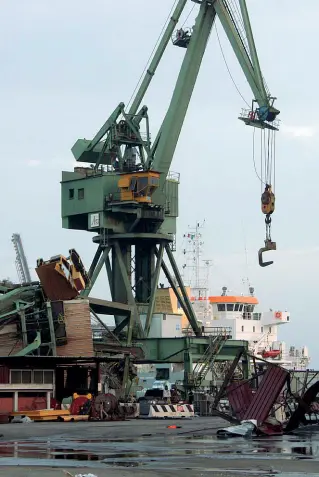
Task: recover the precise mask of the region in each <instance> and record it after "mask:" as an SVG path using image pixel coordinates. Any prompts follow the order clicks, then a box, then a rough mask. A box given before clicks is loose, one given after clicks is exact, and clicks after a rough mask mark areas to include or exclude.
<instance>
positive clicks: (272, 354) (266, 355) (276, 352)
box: [261, 349, 280, 359]
mask: <svg viewBox="0 0 319 477" xmlns="http://www.w3.org/2000/svg"><path fill="white" fill-rule="evenodd" d="M279 355H280V350H279V349H278V350H274V349H271V350H269V351H266V350H265V351H263V352H262V353H261V356H262V357H263V358H264V359H265V358H277V356H279Z"/></svg>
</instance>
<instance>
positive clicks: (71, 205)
mask: <svg viewBox="0 0 319 477" xmlns="http://www.w3.org/2000/svg"><path fill="white" fill-rule="evenodd" d="M192 1H194V3H195V4H196V5H193V7H196V8H198V14H197V17H196V21H195V24H194V26H193V28H191V29H183V28H177V26H178V22H179V19H180V16H181V14H182V13H183V12H184V10H185V9H186V6H188V5H189V4H190V3H191V0H190V1H187V0H178V1H176V2H175V7H174V9H173V10H172V11H171V12H170V17H169V21H168V23H167V26H166V29H165V31H164V33H163V35H162V37H161V40H160V42H159V44H158V47H157V49H156V51H155V53H154V56H153V58H152V60H151V62H150V65H149V67H148V68H147V71H146V73H145V76H144V77H143V80H142V81H141V84H140V87H139V89H138V91H137V93H136V95H135V97H134V98H133V101H132V104H131V106H130V108H128V109H126V108H125V105H124V103H122V102H121V103H119V104H118V106H117V107H116V108H115V109H114V111H113V112H112V114H111V115H110V117H109V118H108V119H107V121H106V122H105V123H104V125H103V126H102V127H101V129H100V130H99V131H98V132H97V134H96V135H95V136H94V138H93V139H91V140H87V139H78V140H77V141H76V143H75V144H74V146H73V148H72V152H73V155H74V157H75V159H76V160H77V161H78V162H79V163H88V164H89V167H84V166H83V164H82V165H81V164H79V167H77V168H75V169H74V172H67V171H63V173H62V220H63V227H64V228H69V229H76V230H87V231H91V232H95V234H96V235H95V236H94V237H93V242H95V243H96V244H97V252H96V254H95V256H94V258H93V261H92V265H91V268H90V271H89V275H90V278H91V280H90V287H88V288H87V289H86V290H85V292H84V295H85V296H88V295H89V293H90V291H91V288H92V286H93V285H94V283H95V281H96V279H97V276H98V275H99V273H100V271H101V269H102V268H103V267H104V266H105V268H106V271H107V275H108V281H109V286H110V291H111V295H112V301H113V302H114V317H115V323H116V329H115V332H116V333H119V332H120V331H121V330H123V329H124V328H125V327H127V330H128V331H127V339H128V342H129V343H130V342H131V340H132V336H133V334H134V335H135V336H137V337H145V336H146V337H147V336H148V333H149V331H150V326H151V321H152V317H153V314H154V309H155V298H156V293H157V289H158V282H159V277H160V272H161V270H163V271H164V273H165V275H166V277H167V280H168V282H169V283H170V285H171V286H172V287H173V289H174V292H175V294H176V296H177V298H178V300H179V303H180V304H181V306H182V308H183V310H184V312H185V314H186V316H187V318H188V320H189V322H190V325H191V326H192V328H193V330H194V333H195V334H196V335H200V334H201V329H200V327H199V325H198V323H197V320H196V317H195V314H194V311H193V309H192V306H191V303H190V301H189V298H188V296H187V293H186V289H185V287H184V284H183V281H182V279H181V276H180V273H179V270H178V267H177V264H176V262H175V259H174V255H173V251H174V243H175V240H174V237H175V234H176V219H177V217H178V186H179V175H178V174H173V173H171V172H170V167H171V164H172V160H173V157H174V152H175V149H176V146H177V142H178V139H179V135H180V132H181V129H182V126H183V122H184V119H185V116H186V113H187V108H188V105H189V102H190V100H191V96H192V93H193V90H194V87H195V83H196V80H197V76H198V73H199V70H200V67H201V63H202V59H203V55H204V52H205V49H206V46H207V42H208V39H209V36H210V33H211V31H212V27H213V25H214V22H215V19H216V16H218V18H219V20H220V22H221V24H222V26H223V28H224V30H225V32H226V35H227V37H228V39H229V41H230V44H231V46H232V48H233V50H234V52H235V55H236V57H237V59H238V62H239V64H240V66H241V68H242V70H243V73H244V75H245V77H246V79H247V81H248V83H249V85H250V87H251V90H252V93H253V101H252V107H251V108H250V109H249V110H248V111H243V113H242V115H241V117H240V119H241V120H242V121H244V123H245V124H247V125H251V126H254V127H259V128H261V129H263V130H268V131H271V132H273V131H275V130H277V120H276V118H277V116H278V114H279V111H278V110H277V109H276V108H275V107H274V101H275V98H273V97H272V96H271V95H270V94H269V93H268V91H267V89H266V87H265V83H264V80H263V76H262V74H261V70H260V66H259V61H258V55H257V51H256V47H255V43H254V39H253V35H252V31H251V26H250V21H249V16H248V11H247V7H246V2H245V0H238V1H239V7H240V12H241V16H240V19H239V10H237V11H236V12H235V11H234V3H233V2H230V1H228V0H192ZM238 19H239V20H240V21H239V20H238ZM171 40H172V43H173V45H174V46H176V47H181V48H184V49H185V55H184V59H183V61H182V65H181V68H180V71H179V75H178V78H177V81H176V84H175V88H174V91H173V94H172V98H171V101H170V104H169V106H168V109H167V112H166V115H165V117H164V120H163V122H162V124H161V127H160V129H159V131H158V133H157V135H156V137H155V139H154V140H153V141H152V140H151V135H150V126H149V117H148V108H147V106H145V105H143V106H141V105H142V101H143V98H144V96H145V93H146V92H147V90H148V88H149V86H150V84H151V81H152V78H153V77H154V74H155V72H156V69H157V67H158V65H159V64H160V61H161V59H162V56H163V54H164V52H165V50H166V48H167V47H168V45H169V44H170V43H171ZM267 187H268V189H267V191H265V192H267V193H268V196H267V197H266V196H264V199H263V200H264V201H266V202H267V200H268V199H269V197H270V202H271V203H270V205H269V201H268V202H267V203H266V205H265V208H263V212H264V213H265V214H266V218H267V220H268V222H269V223H268V224H267V227H268V229H269V230H270V220H271V219H270V215H271V213H272V212H273V210H272V211H271V210H270V209H271V207H272V206H273V205H274V198H272V196H269V194H273V193H272V190H271V184H270V183H267ZM266 195H267V194H266ZM273 208H274V207H273ZM269 234H270V232H269ZM266 240H268V241H267V242H266V245H265V248H264V249H262V250H261V251H260V264H261V265H262V266H264V265H267V264H269V263H270V262H267V263H264V262H263V261H262V257H261V253H262V251H263V250H269V249H274V248H275V244H274V242H272V241H271V238H270V235H268V236H267V237H266ZM164 252H165V254H166V258H164ZM110 257H111V258H110ZM167 261H168V262H169V264H170V266H171V269H172V270H173V274H172V273H171V272H170V269H169V267H168V262H167ZM118 304H125V305H129V307H130V309H131V313H130V316H127V314H124V313H123V314H121V311H120V310H119V308H120V307H119V306H118Z"/></svg>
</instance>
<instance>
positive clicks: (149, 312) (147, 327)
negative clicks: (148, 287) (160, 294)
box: [144, 244, 164, 337]
mask: <svg viewBox="0 0 319 477" xmlns="http://www.w3.org/2000/svg"><path fill="white" fill-rule="evenodd" d="M163 253H164V245H163V244H161V245H160V248H159V251H158V254H157V261H156V267H155V271H154V276H153V284H152V291H151V297H150V302H149V305H148V309H147V315H146V321H145V329H144V332H145V336H146V337H147V336H148V334H149V332H150V328H151V321H152V318H153V313H154V307H155V298H156V290H157V287H158V280H159V276H160V272H161V268H162V260H163Z"/></svg>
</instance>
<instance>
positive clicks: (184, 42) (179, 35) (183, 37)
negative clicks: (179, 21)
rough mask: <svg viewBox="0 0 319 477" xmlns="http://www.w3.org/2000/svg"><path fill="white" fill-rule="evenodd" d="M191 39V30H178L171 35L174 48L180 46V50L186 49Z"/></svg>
mask: <svg viewBox="0 0 319 477" xmlns="http://www.w3.org/2000/svg"><path fill="white" fill-rule="evenodd" d="M191 37H192V30H191V28H185V30H184V29H183V28H180V29H179V30H176V32H175V33H174V34H173V37H172V42H173V45H174V46H180V47H181V48H187V47H188V44H189V42H190V40H191Z"/></svg>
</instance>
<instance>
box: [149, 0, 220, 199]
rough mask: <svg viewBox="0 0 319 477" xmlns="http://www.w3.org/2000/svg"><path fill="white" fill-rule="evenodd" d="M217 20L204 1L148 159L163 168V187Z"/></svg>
mask: <svg viewBox="0 0 319 477" xmlns="http://www.w3.org/2000/svg"><path fill="white" fill-rule="evenodd" d="M214 20H215V10H214V7H213V4H212V3H208V2H203V3H202V4H201V6H200V9H199V14H198V16H197V18H196V22H195V26H194V30H193V33H192V36H191V40H190V43H189V45H188V47H187V50H186V53H185V56H184V60H183V63H182V66H181V70H180V72H179V75H178V79H177V82H176V85H175V89H174V92H173V96H172V99H171V102H170V105H169V108H168V110H167V113H166V115H165V118H164V121H163V123H162V126H161V128H160V131H159V132H158V135H157V138H156V139H155V142H154V145H153V148H152V155H153V157H152V161H153V162H152V164H150V161H147V163H146V167H147V168H150V167H152V168H153V169H154V170H156V171H158V172H161V179H160V187H159V190H161V189H163V186H164V183H165V180H166V176H167V173H168V171H169V169H170V166H171V163H172V159H173V155H174V152H175V149H176V145H177V142H178V138H179V135H180V132H181V129H182V126H183V122H184V119H185V116H186V112H187V109H188V105H189V102H190V99H191V96H192V93H193V90H194V86H195V83H196V80H197V76H198V73H199V70H200V66H201V63H202V59H203V55H204V52H205V49H206V45H207V41H208V38H209V35H210V32H211V29H212V26H213V23H214ZM154 147H155V148H156V151H155V148H154ZM154 152H155V153H154ZM155 194H157V192H155ZM155 194H154V197H155Z"/></svg>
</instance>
